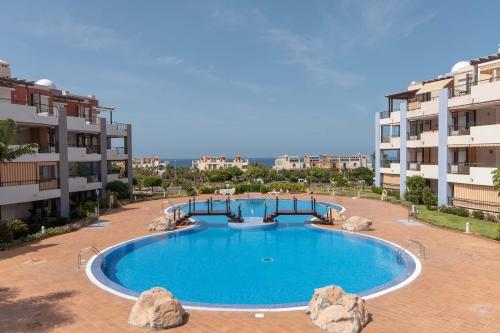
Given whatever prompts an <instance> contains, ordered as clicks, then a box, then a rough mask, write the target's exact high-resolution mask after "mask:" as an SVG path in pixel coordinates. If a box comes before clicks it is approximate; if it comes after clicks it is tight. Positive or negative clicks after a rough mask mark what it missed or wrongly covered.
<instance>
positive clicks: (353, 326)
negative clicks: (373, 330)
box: [306, 286, 370, 333]
mask: <svg viewBox="0 0 500 333" xmlns="http://www.w3.org/2000/svg"><path fill="white" fill-rule="evenodd" d="M306 313H307V314H308V315H309V317H310V318H311V320H312V322H313V323H314V324H315V325H316V326H318V327H319V328H321V329H322V330H328V331H329V332H338V333H357V332H361V330H362V329H363V327H365V326H366V324H367V323H368V321H369V318H370V317H369V315H368V311H367V310H366V306H365V301H364V300H363V299H362V298H360V297H358V296H356V295H352V294H347V293H345V292H344V290H342V288H340V287H337V286H327V287H324V288H319V289H315V290H314V294H313V297H312V299H311V301H310V302H309V307H308V308H307V311H306Z"/></svg>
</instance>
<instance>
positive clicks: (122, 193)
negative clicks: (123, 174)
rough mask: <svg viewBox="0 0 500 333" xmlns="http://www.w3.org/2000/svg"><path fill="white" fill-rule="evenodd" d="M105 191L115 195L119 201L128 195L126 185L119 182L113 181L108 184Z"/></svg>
mask: <svg viewBox="0 0 500 333" xmlns="http://www.w3.org/2000/svg"><path fill="white" fill-rule="evenodd" d="M106 189H107V190H108V191H110V192H113V193H116V194H117V195H118V197H119V198H121V199H123V198H126V197H128V195H129V192H128V184H125V183H124V182H122V181H120V180H115V181H112V182H110V183H108V186H107V187H106Z"/></svg>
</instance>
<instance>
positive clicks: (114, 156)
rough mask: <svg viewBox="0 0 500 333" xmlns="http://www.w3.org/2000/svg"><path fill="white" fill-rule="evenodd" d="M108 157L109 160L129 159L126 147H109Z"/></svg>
mask: <svg viewBox="0 0 500 333" xmlns="http://www.w3.org/2000/svg"><path fill="white" fill-rule="evenodd" d="M106 154H107V159H108V160H109V161H119V160H126V159H128V154H127V151H126V149H125V147H113V148H108V149H107V152H106Z"/></svg>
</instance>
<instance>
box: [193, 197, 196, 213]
mask: <svg viewBox="0 0 500 333" xmlns="http://www.w3.org/2000/svg"><path fill="white" fill-rule="evenodd" d="M194 212H196V199H195V198H194V197H193V213H194Z"/></svg>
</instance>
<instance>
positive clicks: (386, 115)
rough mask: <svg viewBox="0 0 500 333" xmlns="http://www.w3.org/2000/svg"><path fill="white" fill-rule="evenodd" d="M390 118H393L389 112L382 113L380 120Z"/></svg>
mask: <svg viewBox="0 0 500 333" xmlns="http://www.w3.org/2000/svg"><path fill="white" fill-rule="evenodd" d="M390 116H391V114H390V112H389V111H382V112H380V119H386V118H389V117H390Z"/></svg>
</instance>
